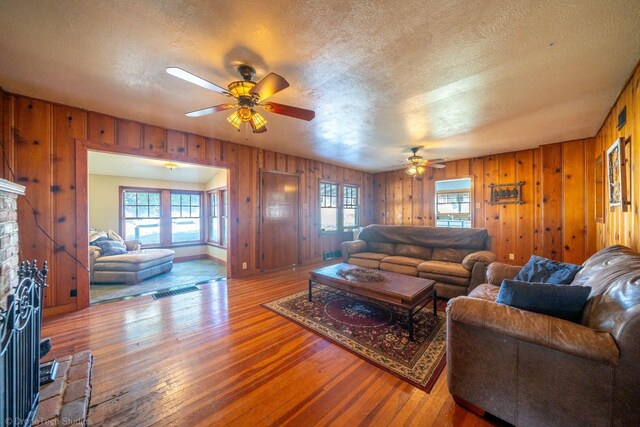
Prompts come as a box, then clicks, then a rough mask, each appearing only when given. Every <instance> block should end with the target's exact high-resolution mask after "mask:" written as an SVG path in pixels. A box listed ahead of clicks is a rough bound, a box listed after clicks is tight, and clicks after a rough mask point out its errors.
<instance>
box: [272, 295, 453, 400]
mask: <svg viewBox="0 0 640 427" xmlns="http://www.w3.org/2000/svg"><path fill="white" fill-rule="evenodd" d="M325 289H326V288H323V287H322V286H318V287H317V288H316V287H314V289H313V301H312V302H309V301H308V293H307V291H304V292H298V293H295V294H293V295H289V296H287V297H284V298H280V299H278V300H275V301H271V302H269V303H266V304H263V307H266V308H268V309H270V310H273V311H274V312H276V313H278V314H280V315H281V316H284V317H286V318H287V319H289V320H291V321H293V322H295V323H298V324H299V325H301V326H304V327H305V328H307V329H310V330H311V331H313V332H315V333H316V334H318V335H320V336H322V337H324V338H326V339H328V340H329V341H332V342H334V343H336V344H338V345H340V346H341V347H343V348H345V349H347V350H349V351H350V352H352V353H354V354H356V355H357V356H359V357H361V358H363V359H365V360H367V361H368V362H370V363H372V364H374V365H376V366H378V367H380V368H382V369H384V370H386V371H388V372H390V373H392V374H394V375H396V376H397V377H400V378H402V379H403V380H405V381H407V382H409V383H411V384H413V385H414V386H416V387H418V388H420V389H422V390H424V391H426V392H429V391H431V388H433V385H434V383H435V381H436V380H437V379H438V376H439V375H440V373H441V372H442V370H443V369H444V365H445V358H444V356H445V348H446V342H445V341H446V335H445V333H446V327H445V326H446V316H445V313H444V310H440V307H441V306H440V305H438V309H439V310H438V319H436V318H435V317H434V316H433V310H432V309H431V308H430V304H429V305H428V306H427V307H426V308H423V309H422V310H421V311H420V312H419V313H417V314H414V341H409V333H408V331H407V314H406V312H404V311H402V310H398V309H397V308H395V307H394V306H392V305H389V304H385V303H381V302H376V301H371V300H368V299H365V298H363V297H360V296H355V295H351V294H348V293H346V292H341V291H337V290H333V289H332V290H330V291H329V290H325ZM443 308H444V307H443Z"/></svg>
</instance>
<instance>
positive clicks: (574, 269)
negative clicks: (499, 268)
mask: <svg viewBox="0 0 640 427" xmlns="http://www.w3.org/2000/svg"><path fill="white" fill-rule="evenodd" d="M581 268H582V267H581V266H579V265H575V264H568V263H566V262H557V261H551V260H549V259H547V258H543V257H540V256H535V255H533V256H532V257H531V258H530V259H529V262H527V263H526V264H525V266H524V267H522V270H520V272H519V273H518V275H517V276H516V277H514V280H520V281H523V282H535V283H549V284H553V285H568V284H569V283H571V282H572V281H573V278H574V277H575V275H576V274H577V273H578V271H580V269H581Z"/></svg>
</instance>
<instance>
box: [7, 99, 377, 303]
mask: <svg viewBox="0 0 640 427" xmlns="http://www.w3.org/2000/svg"><path fill="white" fill-rule="evenodd" d="M1 106H2V111H1V113H2V114H1V115H0V116H1V118H0V120H1V121H0V126H1V129H2V131H1V132H2V133H1V135H2V147H3V150H2V153H1V154H2V168H0V171H1V172H2V176H3V177H4V178H6V179H9V180H15V181H17V182H19V183H21V184H23V185H25V186H26V194H27V198H21V199H20V202H19V208H18V209H19V227H20V238H21V245H20V251H21V258H22V259H34V258H35V259H38V260H48V261H49V264H50V269H51V274H50V277H49V280H48V282H49V284H50V287H49V288H48V290H47V292H46V297H45V299H46V301H45V305H46V307H47V310H46V311H47V313H48V314H53V313H57V312H64V311H72V310H75V309H78V308H82V307H84V306H85V305H86V304H87V302H88V294H87V292H88V285H87V283H88V273H87V272H86V271H85V270H83V269H82V268H80V269H78V270H77V269H76V266H77V264H76V262H75V261H74V259H73V258H74V257H75V258H79V259H81V260H82V259H83V258H86V257H85V256H84V252H86V249H87V242H86V239H87V237H86V235H85V234H84V233H83V231H82V229H83V227H76V225H77V224H83V223H84V222H86V218H84V217H83V215H84V213H83V212H85V211H83V209H82V206H80V207H79V208H78V209H77V208H76V205H77V204H82V203H84V199H85V198H86V197H83V196H82V195H81V194H80V193H76V191H77V190H78V191H85V192H86V182H81V181H82V178H76V177H77V176H78V175H79V176H80V177H82V176H83V174H85V171H84V170H83V167H86V165H83V164H76V154H78V152H80V151H83V150H86V149H92V150H101V151H106V152H114V153H123V154H130V155H138V156H146V157H154V158H159V159H171V160H177V161H183V162H191V163H198V164H204V165H212V166H217V167H225V168H228V170H229V181H230V186H229V193H230V197H229V211H230V212H229V218H230V221H231V225H230V244H229V272H230V275H231V277H241V276H248V275H251V274H256V273H259V272H260V271H261V267H260V253H259V251H260V223H259V212H260V205H259V194H260V192H259V181H258V177H259V172H260V170H273V171H285V172H288V173H294V174H298V175H299V176H300V212H301V213H302V214H301V221H300V224H301V227H300V229H301V232H300V235H299V236H298V237H297V238H298V239H299V240H300V241H299V243H300V244H299V247H300V251H299V259H300V263H301V264H309V263H312V262H317V261H320V260H321V259H322V255H323V252H324V251H329V250H337V249H339V248H340V243H341V242H342V241H344V240H349V239H350V238H351V233H338V234H330V235H321V234H320V232H319V229H320V225H319V206H318V203H319V194H318V190H319V188H318V187H319V185H318V184H319V181H320V179H323V180H330V181H335V182H341V183H349V184H355V185H359V186H360V188H361V212H360V213H361V218H360V220H361V223H362V224H363V225H367V224H369V223H371V220H372V206H373V199H372V198H373V193H372V185H373V177H372V175H371V174H369V173H365V172H360V171H356V170H352V169H347V168H343V167H339V166H335V165H331V164H328V163H323V162H319V161H314V160H309V159H305V158H300V157H295V156H289V155H286V154H282V153H276V152H272V151H267V150H262V149H259V148H254V147H248V146H244V145H240V144H235V143H232V142H228V141H222V140H218V139H215V138H210V137H204V136H201V135H194V134H190V133H186V132H181V131H179V130H173V129H164V128H162V127H159V126H155V125H149V124H144V123H138V122H135V121H130V120H125V119H120V118H116V117H112V116H108V115H105V114H100V113H96V112H91V111H86V110H82V109H79V108H74V107H70V106H66V105H59V104H55V103H51V102H47V101H42V100H36V99H32V98H28V97H24V96H20V95H14V94H8V93H3V94H2V104H1ZM5 159H6V160H5ZM27 200H28V203H30V204H31V206H29V205H28V203H27ZM34 212H35V215H34ZM47 236H49V237H51V238H52V239H53V240H54V241H55V242H56V245H54V244H53V243H52V241H51V240H50V239H49V238H48V237H47ZM244 262H246V263H247V269H244V270H243V269H242V264H243V263H244ZM74 290H75V291H76V292H77V293H78V296H72V291H74Z"/></svg>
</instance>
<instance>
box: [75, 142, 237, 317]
mask: <svg viewBox="0 0 640 427" xmlns="http://www.w3.org/2000/svg"><path fill="white" fill-rule="evenodd" d="M86 156H87V175H86V176H85V179H86V183H87V186H86V188H87V190H88V191H87V203H86V208H87V211H88V215H87V217H88V220H89V223H88V225H89V230H90V232H89V245H90V253H91V254H92V256H91V261H92V262H90V275H91V279H90V280H91V283H90V291H89V293H90V304H92V305H93V304H98V303H103V302H110V301H117V300H121V299H128V298H131V297H134V296H139V295H147V294H153V293H156V292H158V291H163V290H166V289H174V288H178V287H184V286H187V285H193V284H204V283H209V282H212V281H217V280H221V279H223V278H226V277H227V276H228V275H227V247H228V240H229V239H228V234H229V233H228V213H227V212H228V200H227V194H228V193H227V189H228V178H229V177H228V170H227V169H225V168H216V167H211V166H208V165H197V164H192V163H186V162H174V161H172V162H167V161H166V160H163V159H153V158H148V157H140V156H131V155H124V154H120V153H106V152H101V151H93V150H88V152H87V154H86ZM105 234H106V236H104V235H105ZM107 236H109V237H107ZM111 236H119V237H111ZM114 238H118V239H120V238H121V239H124V240H125V241H126V242H125V243H126V244H128V245H129V246H127V252H125V253H124V255H129V251H134V250H138V249H142V250H146V249H152V250H157V249H160V250H167V249H169V250H171V251H172V252H173V255H174V257H173V262H172V263H171V262H169V264H171V267H168V269H167V268H161V269H158V268H156V270H158V271H152V272H151V273H150V274H149V275H147V274H145V275H144V277H141V278H138V279H136V282H135V285H133V284H131V283H128V282H127V280H124V279H123V277H120V276H122V275H120V276H118V275H117V274H114V273H113V272H111V270H110V269H109V268H107V267H105V265H106V264H103V263H104V262H106V261H103V262H102V263H99V262H98V261H100V258H101V257H102V255H103V254H102V253H101V249H102V248H100V249H98V250H97V251H96V249H97V247H99V246H100V244H101V243H104V241H102V242H101V240H105V239H106V240H110V239H114ZM134 242H135V243H137V244H138V245H137V246H136V245H132V243H134ZM96 245H97V246H96ZM133 255H135V253H133ZM122 262H124V261H122ZM99 264H100V265H99ZM163 267H164V265H163ZM132 268H133V267H132ZM98 270H100V271H98ZM103 270H105V271H103ZM159 270H162V271H159ZM132 271H134V270H132ZM135 271H137V270H135Z"/></svg>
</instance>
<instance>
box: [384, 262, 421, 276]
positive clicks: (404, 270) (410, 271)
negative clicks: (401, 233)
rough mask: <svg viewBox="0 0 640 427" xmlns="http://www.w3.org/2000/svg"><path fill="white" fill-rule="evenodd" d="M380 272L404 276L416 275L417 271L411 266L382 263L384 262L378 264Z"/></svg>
mask: <svg viewBox="0 0 640 427" xmlns="http://www.w3.org/2000/svg"><path fill="white" fill-rule="evenodd" d="M385 259H386V258H385ZM380 270H384V271H390V272H392V273H398V274H404V275H406V276H417V275H418V269H417V268H416V267H414V266H412V265H403V264H393V263H390V262H384V261H383V262H381V263H380Z"/></svg>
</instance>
